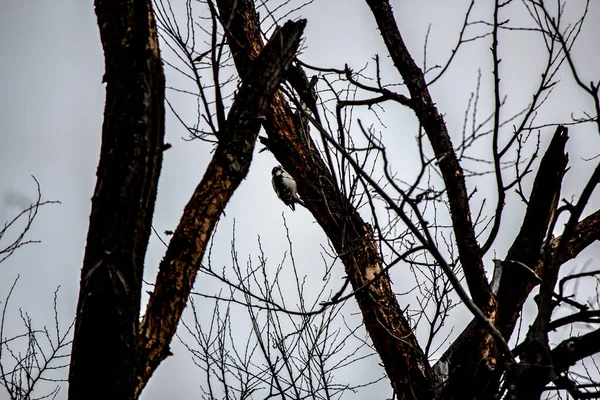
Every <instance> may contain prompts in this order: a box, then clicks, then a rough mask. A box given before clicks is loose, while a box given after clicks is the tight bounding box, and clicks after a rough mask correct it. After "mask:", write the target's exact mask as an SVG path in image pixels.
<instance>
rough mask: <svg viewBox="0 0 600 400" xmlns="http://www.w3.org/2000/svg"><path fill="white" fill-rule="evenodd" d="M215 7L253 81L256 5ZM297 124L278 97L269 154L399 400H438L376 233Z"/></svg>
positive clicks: (270, 120)
mask: <svg viewBox="0 0 600 400" xmlns="http://www.w3.org/2000/svg"><path fill="white" fill-rule="evenodd" d="M217 4H218V7H219V13H220V15H221V19H222V20H223V21H224V24H225V25H227V26H228V27H229V29H228V31H227V32H228V34H229V46H230V47H231V52H232V54H233V56H234V62H235V65H236V67H237V70H238V72H239V75H240V76H242V77H244V76H247V75H249V72H248V70H249V66H250V65H251V63H252V60H253V59H254V58H255V57H256V56H257V54H258V53H259V51H260V49H261V48H262V39H261V36H260V29H259V22H258V18H257V15H256V10H255V9H254V4H253V2H252V1H250V0H235V1H231V0H218V1H217ZM230 16H231V19H230ZM295 121H296V119H295V118H294V115H293V112H292V110H291V109H290V107H289V106H288V104H287V102H286V101H285V100H284V97H283V95H282V94H281V93H280V92H279V93H277V94H276V95H275V97H274V99H273V101H272V103H271V105H270V107H269V109H268V110H267V112H266V120H265V121H264V123H263V126H264V128H265V131H266V132H267V135H268V139H269V142H268V148H269V150H270V151H271V152H272V153H273V154H274V156H275V158H277V160H278V161H279V162H280V163H281V164H282V165H283V167H284V168H285V169H286V171H288V172H289V173H290V174H291V175H292V176H293V177H294V178H295V179H296V181H297V182H298V190H299V192H300V195H301V196H302V198H303V199H304V200H305V203H306V205H307V208H308V210H309V211H310V212H311V213H312V214H313V216H314V217H315V219H316V221H317V222H318V223H319V224H320V225H321V227H322V228H323V230H324V232H325V234H326V235H327V237H328V238H329V240H330V241H331V242H332V244H333V245H334V247H335V249H336V251H337V253H338V255H339V256H340V259H341V261H342V262H343V264H344V267H345V270H346V273H347V275H348V279H349V280H350V282H351V284H352V288H353V289H354V290H355V291H356V294H355V298H356V300H357V302H358V305H359V307H360V309H361V312H362V315H363V319H364V323H365V327H366V330H367V332H368V333H369V336H370V338H371V340H372V342H373V345H374V346H375V349H376V350H377V352H378V354H379V356H380V357H381V360H382V362H383V365H384V367H385V370H386V373H387V375H388V377H389V379H390V381H391V384H392V387H393V389H394V392H395V396H396V398H398V399H428V398H432V387H431V383H430V382H431V381H430V380H429V376H430V367H429V363H428V361H427V359H426V357H425V356H424V354H423V351H422V350H421V348H420V346H419V344H418V342H417V340H416V338H415V336H414V334H413V331H412V329H411V327H410V325H409V324H408V321H407V320H406V319H405V317H404V315H403V314H402V310H401V308H400V305H399V304H398V301H397V299H396V296H395V294H394V292H393V291H392V288H391V285H390V281H389V278H388V276H387V275H386V274H385V273H383V266H382V260H381V255H380V253H379V248H378V246H377V243H376V242H375V240H374V238H373V232H372V229H371V227H370V226H369V224H367V223H365V222H364V221H363V220H362V218H361V217H360V215H359V214H358V212H357V210H356V208H355V207H354V206H353V205H352V204H351V203H350V201H349V200H348V199H347V198H345V197H344V196H343V194H342V193H341V191H340V190H339V188H338V187H337V186H336V185H335V180H334V178H333V176H332V175H331V173H330V172H329V169H328V168H327V165H326V164H325V162H324V161H323V159H322V157H321V155H320V153H319V152H318V150H317V149H316V147H315V145H314V143H313V142H312V139H311V138H310V136H309V135H306V134H305V133H304V132H303V130H302V129H299V128H298V126H297V125H296V123H295Z"/></svg>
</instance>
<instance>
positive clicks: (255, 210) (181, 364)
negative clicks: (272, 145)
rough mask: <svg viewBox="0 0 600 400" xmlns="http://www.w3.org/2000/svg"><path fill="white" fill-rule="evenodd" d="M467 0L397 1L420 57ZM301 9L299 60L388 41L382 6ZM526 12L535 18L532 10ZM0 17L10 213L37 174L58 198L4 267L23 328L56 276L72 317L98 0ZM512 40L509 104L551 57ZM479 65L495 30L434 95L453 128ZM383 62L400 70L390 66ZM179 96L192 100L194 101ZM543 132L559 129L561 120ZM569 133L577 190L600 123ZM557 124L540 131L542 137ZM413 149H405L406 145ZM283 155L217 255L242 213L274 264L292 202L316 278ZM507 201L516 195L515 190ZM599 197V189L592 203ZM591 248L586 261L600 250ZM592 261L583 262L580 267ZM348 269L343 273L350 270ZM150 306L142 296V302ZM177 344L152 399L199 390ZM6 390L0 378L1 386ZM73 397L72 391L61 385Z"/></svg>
mask: <svg viewBox="0 0 600 400" xmlns="http://www.w3.org/2000/svg"><path fill="white" fill-rule="evenodd" d="M463 3H464V1H460V2H459V1H456V2H447V1H442V0H438V1H418V0H406V1H402V2H400V1H392V4H393V5H394V7H395V12H396V17H397V19H398V21H399V23H400V26H401V29H402V31H403V33H404V35H405V39H406V41H407V43H408V45H409V48H410V49H411V50H412V52H413V55H414V57H415V58H416V59H417V60H418V62H419V63H422V59H423V57H422V53H423V50H422V49H423V42H424V37H425V34H426V32H427V29H428V26H429V23H431V24H432V28H431V34H430V37H429V44H428V45H429V49H430V50H429V55H428V57H429V58H428V63H429V65H434V64H436V63H442V62H443V61H444V60H445V58H446V57H447V56H448V55H449V54H450V51H451V48H452V46H453V43H454V40H455V39H456V37H457V30H456V29H457V27H458V26H459V24H460V23H461V22H462V18H463V13H464V10H465V7H464V5H463ZM569 3H571V2H569ZM459 4H460V5H459ZM573 4H575V5H579V4H582V1H580V0H579V1H573ZM478 12H480V13H481V15H479V17H480V18H482V19H483V18H486V19H488V20H489V15H486V14H485V12H486V10H485V9H481V10H480V11H478ZM294 15H295V16H298V15H299V14H294ZM301 15H302V16H305V17H306V18H308V26H307V30H306V32H305V38H306V40H305V42H304V47H305V48H304V50H303V54H302V58H303V60H304V61H306V62H308V63H311V64H318V65H322V66H333V67H337V68H343V65H344V63H348V64H349V65H350V66H351V67H353V68H354V69H359V68H361V67H362V66H364V65H365V64H366V63H368V62H371V61H372V57H373V56H374V54H375V53H380V54H382V55H384V54H385V51H384V47H383V44H382V41H381V38H380V36H379V33H378V31H377V29H376V28H375V25H374V22H373V19H372V17H371V15H370V14H369V13H368V8H367V6H366V5H365V4H364V2H362V1H359V0H317V1H315V2H314V3H313V4H311V5H310V6H308V7H306V9H305V10H304V11H303V12H302V14H301ZM522 17H523V18H526V16H525V15H523V16H522ZM588 18H589V21H588V26H587V28H586V29H585V30H584V31H583V33H582V36H581V39H580V42H579V44H578V47H577V48H576V50H577V52H576V56H575V61H576V63H577V64H578V66H579V67H580V68H581V71H582V72H583V73H584V75H585V78H586V79H584V81H589V80H591V79H593V78H595V79H598V78H599V76H598V75H599V74H598V72H599V71H600V67H599V66H600V50H599V47H598V42H597V38H598V37H600V24H599V23H598V22H599V21H600V7H599V5H598V4H597V3H594V4H592V7H591V9H590V16H589V17H588ZM517 19H518V18H517ZM0 30H1V34H0V54H2V63H1V66H0V69H1V73H0V83H1V86H0V87H1V89H2V90H1V91H0V219H1V220H2V221H4V220H7V219H8V218H10V217H11V216H14V215H15V214H16V213H18V212H19V210H20V209H22V208H23V207H26V206H27V205H28V204H29V203H30V202H31V201H33V200H34V198H35V193H36V186H35V182H34V181H33V179H32V178H31V176H32V175H34V176H35V177H36V178H37V180H38V181H39V182H40V185H41V189H42V194H43V198H44V199H46V200H60V201H61V204H60V205H48V206H46V207H44V208H43V209H42V210H41V211H40V214H39V215H38V217H37V219H36V221H35V224H34V227H33V229H32V230H31V232H30V235H29V239H35V240H41V243H40V244H33V245H30V246H29V247H27V248H23V249H21V250H20V251H18V252H17V253H15V254H14V255H13V257H11V259H9V260H8V261H7V262H5V263H3V264H2V265H1V266H0V301H3V299H4V297H5V294H6V293H7V291H8V288H9V287H10V286H11V285H12V283H13V281H14V279H15V278H16V277H17V276H18V275H20V281H19V283H18V286H17V288H16V290H15V293H14V294H13V297H12V299H11V307H10V310H11V313H9V330H10V329H14V332H18V331H19V329H20V325H19V321H20V320H19V314H18V308H19V307H20V308H22V309H23V310H24V311H27V312H28V313H29V314H30V315H31V316H32V318H33V319H34V321H35V323H36V324H38V325H40V326H41V325H43V324H52V304H51V299H52V296H53V293H54V291H55V289H56V287H57V286H59V285H60V286H61V290H60V298H59V312H60V316H61V318H62V319H64V321H69V320H70V319H71V318H72V317H73V315H74V312H75V308H76V303H77V293H78V282H79V272H80V268H81V263H82V259H83V252H84V248H85V237H86V232H87V227H88V217H89V213H90V198H91V195H92V191H93V188H94V185H95V170H96V166H97V162H98V155H99V149H100V135H101V124H102V114H103V108H104V86H103V84H102V83H101V79H102V74H103V67H104V65H103V63H104V60H103V54H102V48H101V45H100V41H99V34H98V28H97V25H96V20H95V15H94V12H93V7H92V2H91V1H87V2H83V1H79V0H56V1H54V2H47V1H41V0H29V1H15V2H3V3H2V5H0ZM504 39H505V41H504V42H501V51H502V52H503V53H502V54H503V56H502V57H503V67H504V68H506V70H507V71H510V73H508V74H506V75H505V76H504V78H503V85H505V86H503V87H504V88H506V92H507V93H510V97H509V100H512V102H511V101H509V102H508V104H509V105H508V106H507V114H508V113H509V112H513V111H516V110H519V109H521V108H523V107H524V106H525V105H526V104H527V102H528V101H530V96H531V95H530V91H531V88H532V87H533V85H534V84H535V82H536V81H535V79H536V78H537V76H539V71H538V70H537V69H535V68H536V67H539V65H540V64H539V63H540V62H543V60H541V53H540V51H539V42H536V41H533V40H529V39H527V37H525V36H523V34H522V33H512V34H507V35H506V36H505V37H504ZM165 54H166V52H165ZM385 62H386V60H384V63H385ZM478 68H481V69H482V72H483V73H484V74H488V73H489V71H490V68H491V63H490V57H489V42H485V43H483V42H482V43H481V44H480V45H473V46H470V47H468V50H467V51H466V52H465V53H464V54H461V58H460V60H459V61H458V62H457V63H456V65H454V66H453V67H452V68H451V71H450V73H451V76H452V78H451V79H450V80H449V82H446V83H443V84H439V85H436V86H435V87H434V88H432V93H433V96H434V99H435V101H436V103H437V104H438V106H439V107H440V110H441V111H442V112H443V113H444V114H445V120H446V121H447V123H448V126H449V127H450V130H451V131H452V132H459V131H460V129H461V127H462V123H463V118H464V111H465V107H466V103H467V101H468V98H469V95H470V93H471V92H472V91H473V90H474V89H475V85H476V78H477V70H478ZM167 73H168V75H167V79H168V81H169V83H170V84H172V83H173V82H179V81H178V79H179V78H177V77H176V76H174V75H173V72H172V71H169V70H167ZM386 74H387V75H386V76H388V77H393V76H394V75H393V74H394V72H393V71H392V70H388V71H387V72H386ZM485 79H487V81H485ZM569 79H570V77H569V76H568V74H566V75H564V80H565V82H568V80H569ZM490 85H491V80H490V78H489V75H488V76H487V78H484V82H483V83H482V88H483V89H484V90H485V89H489V88H490V87H491V86H490ZM560 90H562V91H560V92H558V95H557V96H556V97H555V100H553V102H551V103H549V107H548V108H547V109H545V110H544V112H545V113H546V115H547V116H541V118H542V120H543V122H547V121H550V120H551V119H552V118H557V117H558V116H561V115H562V116H565V117H568V116H569V115H570V114H571V112H574V111H575V112H579V111H581V110H584V109H589V101H587V100H585V99H583V98H582V97H581V94H580V93H578V92H576V91H573V90H570V89H568V85H565V87H564V88H563V87H562V86H561V88H560ZM486 102H487V104H486ZM490 104H491V103H490V102H489V100H485V101H483V102H482V106H481V107H482V112H483V113H485V109H486V108H487V109H488V110H490V108H489V107H490ZM181 106H182V107H186V106H185V105H184V104H182V105H181ZM193 108H194V107H191V108H189V109H187V111H186V112H188V113H190V114H188V115H190V116H191V117H192V118H195V117H194V116H193V114H191V112H193ZM190 110H192V111H190ZM391 111H392V112H388V113H387V114H386V115H385V116H384V119H385V121H389V123H390V124H389V131H390V132H394V133H398V132H401V133H403V132H404V131H405V130H408V131H409V132H410V133H409V134H406V135H401V134H397V135H394V136H393V137H391V138H390V142H388V143H389V145H390V146H392V147H396V149H397V151H398V152H399V153H398V154H400V155H401V156H399V157H398V159H399V160H404V162H406V160H408V159H410V157H411V150H408V149H409V147H407V146H405V144H406V143H407V142H409V143H410V144H411V145H412V144H413V143H414V136H415V132H416V130H415V124H414V121H412V120H411V114H410V113H407V112H406V111H403V110H391ZM544 133H546V134H551V133H552V129H549V130H548V131H547V132H544ZM186 136H187V135H186V133H185V130H184V129H183V128H182V127H181V125H180V124H179V123H178V122H177V121H175V119H174V118H172V116H171V115H169V117H168V121H167V141H168V142H170V143H171V144H173V148H172V149H170V150H169V151H168V152H166V154H165V160H164V167H163V172H162V176H161V179H160V189H159V198H158V203H157V208H156V214H155V217H154V226H155V227H156V229H157V230H158V231H159V232H162V231H164V230H166V229H171V230H173V229H174V228H175V227H176V224H177V222H178V220H179V218H180V216H181V213H182V209H183V206H184V205H185V204H186V202H187V200H188V199H189V196H190V195H191V193H192V191H193V189H194V187H195V186H196V185H197V183H198V182H199V180H200V179H201V177H202V174H203V172H204V168H205V166H206V165H207V163H208V161H209V159H210V158H209V157H210V149H211V148H210V146H209V145H207V144H205V143H201V142H186V141H184V140H182V137H186ZM571 136H572V139H571V140H570V141H569V145H568V149H569V151H570V162H571V164H572V165H573V164H574V165H575V166H574V171H576V172H575V173H574V172H573V171H571V172H570V173H569V174H570V175H568V179H567V180H566V181H565V185H564V190H565V191H566V192H568V193H569V195H573V194H575V193H577V192H578V190H579V189H580V188H581V185H582V184H583V183H584V182H583V181H582V180H580V179H577V178H578V176H579V175H577V174H579V173H581V174H583V173H585V171H586V169H588V170H589V167H586V165H585V163H584V162H582V161H581V160H582V158H584V157H585V158H590V157H593V156H595V155H596V154H597V153H598V149H600V146H599V141H598V137H597V133H594V132H593V131H591V130H586V129H585V128H581V129H579V128H573V129H572V130H571ZM547 137H548V136H546V137H544V138H543V142H544V143H546V142H547V141H546V139H547ZM259 148H260V147H259ZM403 151H404V152H405V153H406V154H404V155H403V153H402V152H403ZM405 157H406V158H405ZM275 164H276V161H275V160H274V158H273V157H272V156H271V155H270V154H269V153H268V152H265V153H261V154H256V155H255V158H254V161H253V164H252V167H251V170H250V174H249V176H248V178H247V179H246V180H245V181H244V182H243V183H242V185H241V187H240V189H239V190H238V191H237V192H236V193H235V195H234V197H233V199H232V200H231V202H230V204H229V205H228V207H227V211H226V216H225V217H224V218H223V219H222V221H221V222H220V224H219V231H218V233H217V241H216V245H215V250H214V254H215V263H216V264H218V265H219V267H224V266H226V265H227V263H229V262H230V261H229V260H230V256H229V247H230V238H231V231H232V224H233V220H234V219H235V221H236V230H237V239H238V245H239V248H238V250H239V253H240V254H241V259H247V258H248V256H249V255H252V257H254V258H256V254H257V241H256V238H257V235H260V236H261V238H262V243H263V247H264V249H265V251H266V253H267V254H269V255H270V257H271V258H272V260H273V262H274V265H276V263H277V262H278V261H279V260H280V259H281V258H282V256H283V253H284V251H285V250H286V244H285V243H286V242H285V231H284V227H283V224H282V217H281V214H282V212H283V213H285V216H286V219H287V224H288V226H289V229H290V232H291V235H292V238H293V240H294V241H295V248H296V250H297V252H296V257H297V258H296V261H297V263H298V265H299V268H300V269H301V270H302V271H304V273H306V274H311V272H312V271H314V270H315V269H317V271H318V274H317V275H318V276H317V278H318V279H316V280H317V281H318V280H319V279H320V277H321V276H322V274H323V266H322V261H321V257H320V255H319V252H320V247H319V246H320V245H321V244H323V243H325V238H324V235H323V234H322V232H321V231H320V229H319V227H318V226H317V225H316V224H315V223H313V221H312V219H311V218H310V214H309V213H308V212H307V211H306V210H304V209H302V208H300V209H298V210H297V211H296V212H295V213H292V212H290V211H289V210H288V209H287V207H285V206H284V205H283V204H282V203H281V202H279V200H278V199H277V198H276V197H275V195H274V193H273V192H272V189H271V183H270V170H271V168H272V167H273V166H274V165H275ZM402 168H406V170H407V171H408V172H410V171H412V170H413V169H412V168H411V166H410V165H406V166H403V167H402ZM478 188H479V189H480V197H479V198H475V199H474V201H481V199H482V198H485V197H486V196H488V195H490V193H489V192H488V190H491V189H492V188H493V184H490V183H486V182H484V181H482V182H480V183H479V186H478ZM511 200H512V201H515V198H511ZM597 200H598V199H597V196H596V197H595V198H594V202H595V203H596V204H598V201H597ZM490 204H491V203H490ZM590 210H591V208H590ZM588 211H589V210H588ZM515 213H516V214H515V215H518V216H519V217H518V218H507V219H506V220H505V221H506V222H505V224H504V225H503V229H504V231H503V232H505V235H506V239H501V240H499V242H498V244H497V248H495V250H496V251H497V252H498V254H503V252H504V251H505V250H506V248H507V246H509V245H510V242H511V232H514V231H515V230H516V229H518V226H519V224H520V220H521V219H520V215H521V214H519V213H518V212H517V211H515ZM163 253H164V246H162V244H160V242H159V241H158V240H157V239H156V237H154V236H153V237H152V239H151V243H150V247H149V251H148V257H147V260H146V270H145V278H146V279H147V280H148V281H154V277H155V275H156V271H157V266H158V263H159V262H160V259H161V258H162V255H163ZM591 254H592V253H589V254H588V255H587V256H586V257H584V258H583V260H584V261H585V259H591V257H592V256H591ZM491 258H493V254H490V255H489V257H487V258H486V260H485V261H486V263H490V262H491ZM582 263H583V261H580V262H579V267H581V265H582ZM338 275H339V276H341V271H339V273H338ZM313 278H314V274H313ZM398 284H399V285H401V284H402V282H399V283H398ZM201 285H202V282H197V285H196V288H197V289H199V287H200V286H201ZM398 291H402V290H400V289H398ZM145 299H146V298H144V301H145ZM144 308H145V307H144V306H142V310H144ZM468 318H469V316H468V315H466V314H465V315H463V316H462V317H457V320H456V321H457V322H456V325H457V327H456V328H455V329H454V333H453V335H456V334H458V333H459V332H460V330H461V329H462V325H461V324H462V321H465V320H467V319H468ZM65 325H67V323H65ZM239 329H240V330H241V331H244V332H245V331H246V330H247V329H248V326H240V327H239ZM448 331H450V327H449V328H448ZM173 352H174V353H175V356H173V357H170V358H169V359H167V360H166V361H165V362H164V363H163V364H162V365H161V366H160V368H159V369H158V371H157V373H156V374H155V376H154V378H153V379H152V380H151V381H150V383H149V385H148V386H147V388H146V390H145V391H144V393H143V396H142V398H143V399H146V400H148V399H161V398H167V396H168V397H170V398H190V397H191V396H192V395H193V394H198V393H199V392H198V387H199V385H200V384H201V380H202V379H201V372H200V371H199V370H198V369H197V368H196V367H195V366H194V365H193V364H192V363H191V361H190V358H189V355H188V353H187V352H186V350H185V349H183V348H182V347H181V345H180V344H179V343H178V340H177V339H175V340H174V345H173ZM362 365H363V366H364V368H365V370H364V371H362V370H360V369H355V371H354V373H356V374H357V376H360V375H364V374H365V373H366V371H369V372H373V370H375V375H377V374H381V371H380V370H377V368H376V367H375V368H374V366H376V360H375V361H373V362H370V363H369V362H366V363H365V364H362ZM65 375H66V372H65ZM377 388H378V389H377V390H378V393H380V394H381V396H385V395H389V386H388V385H387V383H385V382H384V383H382V384H380V385H379V386H378V387H377ZM2 396H3V394H1V391H0V398H2ZM64 397H66V392H65V391H63V392H62V393H61V395H60V396H59V398H64Z"/></svg>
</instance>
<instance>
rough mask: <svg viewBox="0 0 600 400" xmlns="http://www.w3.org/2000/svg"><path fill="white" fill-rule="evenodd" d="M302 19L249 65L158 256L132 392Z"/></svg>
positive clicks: (175, 316) (167, 337) (178, 309)
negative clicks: (212, 150) (200, 175)
mask: <svg viewBox="0 0 600 400" xmlns="http://www.w3.org/2000/svg"><path fill="white" fill-rule="evenodd" d="M305 25H306V21H305V20H300V21H297V22H291V21H290V22H287V23H286V24H285V25H284V26H283V27H282V28H281V29H278V30H276V31H275V32H274V33H273V36H272V38H271V40H270V41H269V43H267V45H266V46H265V47H264V49H263V50H262V51H261V52H260V55H258V56H257V58H256V60H255V61H254V62H253V63H252V64H251V65H250V66H249V73H248V75H247V76H246V77H245V79H243V81H242V84H241V87H240V89H239V91H238V93H237V95H236V98H235V100H234V103H233V105H232V107H231V110H230V111H229V115H228V116H227V121H226V124H225V129H224V130H223V131H222V132H220V134H219V144H218V146H217V148H216V150H215V154H214V156H213V158H212V160H211V162H210V163H209V165H208V168H207V170H206V172H205V173H204V177H203V178H202V181H201V182H200V184H199V185H198V187H197V188H196V190H195V191H194V194H193V195H192V198H191V199H190V201H189V202H188V204H187V205H186V207H185V209H184V212H183V216H182V218H181V221H180V222H179V225H178V227H177V229H176V231H175V233H174V235H173V238H172V239H171V242H170V244H169V247H168V249H167V253H166V255H165V258H164V259H163V260H162V262H161V264H160V267H159V272H158V277H157V279H156V286H155V288H154V291H153V293H152V294H151V296H150V299H149V302H148V306H147V308H146V314H145V315H144V318H143V320H142V322H141V324H140V327H139V341H138V347H139V361H138V374H137V381H136V388H135V393H136V397H137V396H138V395H139V394H140V392H141V391H142V389H143V388H144V386H145V385H146V383H147V382H148V380H149V379H150V377H151V375H152V374H153V372H154V370H155V369H156V368H157V367H158V365H159V364H160V362H162V361H163V360H164V359H165V358H166V357H167V356H168V355H169V344H170V343H171V339H172V338H173V336H174V334H175V330H176V329H177V324H178V323H179V319H180V318H181V314H182V313H183V310H184V308H185V306H186V304H187V299H188V296H189V294H190V291H191V289H192V286H193V284H194V281H195V278H196V274H197V272H198V267H199V264H200V262H201V261H202V257H203V255H204V252H205V250H206V246H207V244H208V241H209V238H210V236H211V234H212V232H213V229H214V227H215V224H216V222H217V221H218V219H219V218H220V217H221V214H222V213H223V210H224V209H225V206H226V204H227V202H228V201H229V199H230V198H231V196H232V195H233V193H234V191H235V190H236V189H237V187H238V186H239V185H240V183H241V182H242V180H243V179H244V178H245V177H246V175H247V174H248V170H249V168H250V162H251V160H252V153H253V151H254V146H255V143H256V137H257V136H258V132H259V129H260V120H261V119H262V117H263V114H264V113H265V111H266V109H267V107H268V105H269V103H270V101H271V99H272V97H273V94H274V93H275V91H276V89H277V88H278V86H279V83H280V82H281V80H282V79H283V76H284V74H285V71H286V70H287V68H288V67H289V65H290V63H291V62H292V60H293V58H294V56H295V55H296V51H297V50H298V46H299V43H300V37H301V35H302V32H303V30H304V26H305Z"/></svg>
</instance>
